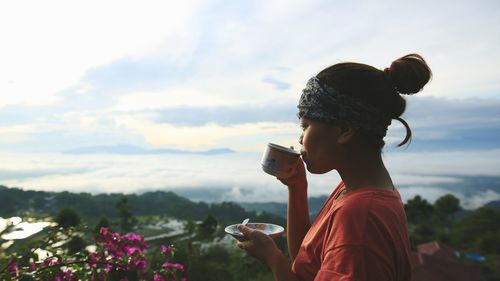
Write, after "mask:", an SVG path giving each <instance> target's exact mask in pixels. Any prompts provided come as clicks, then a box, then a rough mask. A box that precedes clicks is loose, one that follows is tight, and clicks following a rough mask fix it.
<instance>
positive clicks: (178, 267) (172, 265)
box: [161, 261, 184, 272]
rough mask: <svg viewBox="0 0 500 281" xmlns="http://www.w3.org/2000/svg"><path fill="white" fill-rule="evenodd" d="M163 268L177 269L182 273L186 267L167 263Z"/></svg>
mask: <svg viewBox="0 0 500 281" xmlns="http://www.w3.org/2000/svg"><path fill="white" fill-rule="evenodd" d="M161 266H162V267H164V268H175V269H177V270H179V271H181V272H183V271H184V265H182V264H180V263H173V262H169V261H166V262H164V263H163V264H162V265H161Z"/></svg>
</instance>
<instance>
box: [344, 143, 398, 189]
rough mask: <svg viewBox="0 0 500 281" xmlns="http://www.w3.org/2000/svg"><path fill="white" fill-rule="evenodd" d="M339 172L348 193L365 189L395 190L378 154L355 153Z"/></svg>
mask: <svg viewBox="0 0 500 281" xmlns="http://www.w3.org/2000/svg"><path fill="white" fill-rule="evenodd" d="M337 171H338V172H339V174H340V177H341V178H342V181H343V182H344V184H345V186H346V190H347V192H350V191H353V190H356V189H360V188H365V187H372V188H382V189H390V190H392V189H394V184H393V182H392V179H391V176H390V175H389V172H388V171H387V169H386V168H385V165H384V162H383V161H382V156H381V154H380V153H378V152H373V153H366V151H365V152H363V153H354V155H352V154H351V155H350V156H349V159H347V161H345V163H344V165H343V166H342V167H339V168H338V169H337Z"/></svg>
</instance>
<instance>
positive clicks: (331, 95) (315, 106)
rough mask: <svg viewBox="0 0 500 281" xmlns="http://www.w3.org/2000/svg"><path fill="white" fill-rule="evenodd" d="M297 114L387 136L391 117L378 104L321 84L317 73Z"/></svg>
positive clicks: (301, 98)
mask: <svg viewBox="0 0 500 281" xmlns="http://www.w3.org/2000/svg"><path fill="white" fill-rule="evenodd" d="M297 107H298V108H299V113H298V117H299V118H301V117H306V118H310V119H313V120H318V121H322V122H327V123H334V124H336V125H338V126H342V127H350V128H355V129H362V130H363V131H365V132H368V133H370V134H374V135H376V136H381V137H384V136H385V134H386V132H387V127H388V126H389V125H390V123H391V118H388V117H386V116H384V115H383V114H382V113H381V112H380V111H379V110H377V109H376V108H375V107H373V106H371V105H369V104H367V103H364V102H361V101H360V100H358V99H356V98H354V97H351V96H348V95H343V94H341V93H339V92H338V91H337V90H335V89H334V88H331V87H328V86H326V85H321V84H320V81H319V79H318V78H317V77H316V76H314V77H312V78H311V79H309V81H308V82H307V85H306V88H305V89H304V90H303V93H302V96H301V97H300V101H299V105H298V106H297Z"/></svg>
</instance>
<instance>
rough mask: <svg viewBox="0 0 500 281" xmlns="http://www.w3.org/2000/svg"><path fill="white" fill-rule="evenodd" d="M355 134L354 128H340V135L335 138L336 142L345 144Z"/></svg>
mask: <svg viewBox="0 0 500 281" xmlns="http://www.w3.org/2000/svg"><path fill="white" fill-rule="evenodd" d="M355 134H356V130H355V129H353V128H341V129H340V135H339V137H338V138H337V142H338V143H340V144H347V143H348V142H350V141H351V140H352V138H353V137H354V135H355Z"/></svg>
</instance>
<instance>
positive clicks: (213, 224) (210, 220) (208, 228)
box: [198, 215, 217, 237]
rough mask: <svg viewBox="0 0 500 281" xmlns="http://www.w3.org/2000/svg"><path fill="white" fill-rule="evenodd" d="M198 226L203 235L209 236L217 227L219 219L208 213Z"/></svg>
mask: <svg viewBox="0 0 500 281" xmlns="http://www.w3.org/2000/svg"><path fill="white" fill-rule="evenodd" d="M198 228H199V232H200V235H201V236H202V237H209V236H210V235H212V234H213V233H214V232H215V230H216V229H217V220H216V219H215V218H214V217H213V216H212V215H208V216H207V217H206V218H205V220H204V221H203V222H202V223H201V224H200V225H199V227H198Z"/></svg>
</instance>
